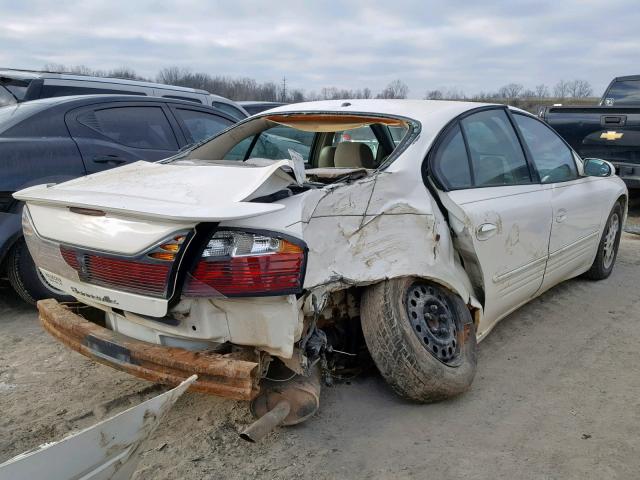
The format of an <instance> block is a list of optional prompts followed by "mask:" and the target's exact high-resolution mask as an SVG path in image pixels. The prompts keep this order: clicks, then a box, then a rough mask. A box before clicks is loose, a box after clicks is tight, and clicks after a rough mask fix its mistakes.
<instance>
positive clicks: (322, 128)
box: [265, 114, 407, 133]
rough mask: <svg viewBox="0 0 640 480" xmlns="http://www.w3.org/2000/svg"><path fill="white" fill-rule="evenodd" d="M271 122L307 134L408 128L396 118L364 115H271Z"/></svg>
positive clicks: (267, 118)
mask: <svg viewBox="0 0 640 480" xmlns="http://www.w3.org/2000/svg"><path fill="white" fill-rule="evenodd" d="M265 119H266V120H269V121H270V122H274V123H277V124H279V125H285V126H287V127H291V128H295V129H296V130H303V131H305V132H322V133H325V132H338V131H343V130H353V129H355V128H361V127H365V126H367V125H372V124H375V123H379V124H382V125H387V126H389V127H406V125H407V124H406V122H404V121H403V120H399V119H396V118H386V117H371V116H362V115H314V114H311V115H309V114H305V115H301V114H294V115H269V116H268V117H265Z"/></svg>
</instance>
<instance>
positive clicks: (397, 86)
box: [376, 80, 409, 98]
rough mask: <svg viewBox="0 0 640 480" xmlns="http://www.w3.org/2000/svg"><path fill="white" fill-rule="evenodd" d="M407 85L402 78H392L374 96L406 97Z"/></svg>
mask: <svg viewBox="0 0 640 480" xmlns="http://www.w3.org/2000/svg"><path fill="white" fill-rule="evenodd" d="M408 93H409V87H408V86H407V84H406V83H404V82H403V81H402V80H394V81H392V82H391V83H389V85H387V86H386V87H385V89H384V90H382V92H380V93H379V94H378V95H376V98H407V94H408Z"/></svg>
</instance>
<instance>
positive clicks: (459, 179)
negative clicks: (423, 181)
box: [433, 125, 472, 189]
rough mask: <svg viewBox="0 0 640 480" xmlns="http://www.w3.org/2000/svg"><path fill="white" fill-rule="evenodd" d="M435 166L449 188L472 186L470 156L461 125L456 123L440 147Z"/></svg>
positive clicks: (435, 158)
mask: <svg viewBox="0 0 640 480" xmlns="http://www.w3.org/2000/svg"><path fill="white" fill-rule="evenodd" d="M433 168H434V170H435V172H436V174H437V176H438V178H440V180H442V181H443V183H445V184H446V185H445V186H446V187H447V188H450V189H462V188H471V186H472V184H471V172H470V171H469V158H468V157H467V149H466V147H465V145H464V139H463V138H462V132H461V131H460V126H458V125H456V126H455V127H454V128H453V129H451V131H450V132H449V133H447V136H446V137H445V139H444V141H443V142H442V143H441V144H440V146H439V147H438V150H437V151H436V154H435V157H434V159H433Z"/></svg>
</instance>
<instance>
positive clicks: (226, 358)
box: [38, 299, 259, 400]
mask: <svg viewBox="0 0 640 480" xmlns="http://www.w3.org/2000/svg"><path fill="white" fill-rule="evenodd" d="M38 310H39V312H40V321H41V322H42V325H43V327H44V328H45V330H46V331H47V332H49V333H50V334H51V335H52V336H54V337H55V338H57V339H58V340H60V341H61V342H62V343H64V344H65V345H67V346H68V347H69V348H71V349H73V350H75V351H77V352H79V353H81V354H83V355H85V356H87V357H89V358H91V359H93V360H95V361H96V362H99V363H102V364H104V365H108V366H110V367H113V368H115V369H117V370H122V371H124V372H127V373H130V374H132V375H135V376H136V377H140V378H144V379H146V380H150V381H152V382H156V383H162V384H165V385H171V386H175V385H179V384H180V383H181V382H182V381H184V380H185V379H186V378H188V377H190V376H191V375H193V374H194V373H195V374H197V375H198V380H197V381H196V382H195V383H194V384H193V385H192V386H191V387H190V388H189V390H190V391H194V392H202V393H208V394H212V395H218V396H221V397H226V398H232V399H236V400H251V399H252V398H254V397H255V396H256V395H257V393H258V386H257V375H258V370H259V369H258V368H257V367H258V365H259V363H258V358H257V356H256V358H255V361H251V360H247V359H246V354H245V355H244V357H242V358H238V357H237V356H235V357H234V354H228V355H222V354H217V353H210V352H192V351H189V350H185V349H182V348H175V347H165V346H162V345H155V344H151V343H147V342H142V341H138V340H135V339H131V338H129V337H125V336H124V335H121V334H118V333H116V332H113V331H111V330H108V329H106V328H103V327H101V326H99V325H97V324H95V323H92V322H90V321H88V320H86V319H84V318H83V317H81V316H80V315H77V314H76V313H73V312H72V311H71V310H69V309H68V308H66V307H64V306H62V305H60V304H59V303H58V302H57V301H56V300H53V299H48V300H41V301H39V302H38Z"/></svg>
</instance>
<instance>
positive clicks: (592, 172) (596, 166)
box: [583, 158, 615, 177]
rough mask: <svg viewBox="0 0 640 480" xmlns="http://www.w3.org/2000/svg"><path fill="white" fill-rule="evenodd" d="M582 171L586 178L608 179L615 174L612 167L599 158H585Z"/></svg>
mask: <svg viewBox="0 0 640 480" xmlns="http://www.w3.org/2000/svg"><path fill="white" fill-rule="evenodd" d="M583 169H584V174H585V176H587V177H610V176H612V175H613V174H614V173H615V170H614V168H613V166H612V165H611V164H610V163H609V162H607V161H606V160H601V159H600V158H585V159H584V166H583Z"/></svg>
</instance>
